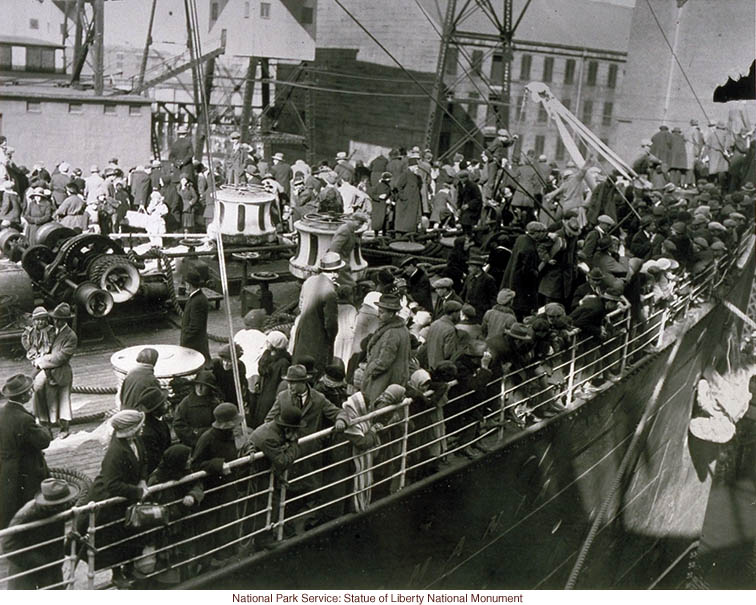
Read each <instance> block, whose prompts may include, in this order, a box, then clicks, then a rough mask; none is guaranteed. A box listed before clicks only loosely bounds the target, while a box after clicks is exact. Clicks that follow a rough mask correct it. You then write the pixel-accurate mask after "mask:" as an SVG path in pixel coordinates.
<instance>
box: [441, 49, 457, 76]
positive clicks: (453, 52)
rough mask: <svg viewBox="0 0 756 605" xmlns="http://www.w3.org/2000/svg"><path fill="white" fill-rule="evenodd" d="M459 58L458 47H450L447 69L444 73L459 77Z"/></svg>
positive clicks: (447, 53) (447, 55)
mask: <svg viewBox="0 0 756 605" xmlns="http://www.w3.org/2000/svg"><path fill="white" fill-rule="evenodd" d="M458 58H459V50H458V49H457V47H456V46H450V47H449V48H448V49H447V51H446V68H445V69H444V72H445V73H446V75H447V76H456V75H457V60H458Z"/></svg>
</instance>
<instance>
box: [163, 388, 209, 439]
mask: <svg viewBox="0 0 756 605" xmlns="http://www.w3.org/2000/svg"><path fill="white" fill-rule="evenodd" d="M217 404H218V400H217V398H216V397H215V396H214V395H213V394H207V395H203V396H201V397H200V396H199V395H197V394H196V393H195V392H194V391H192V392H191V393H189V394H188V395H187V396H186V397H184V398H183V399H182V400H181V403H179V404H178V407H177V408H176V412H175V413H174V415H173V431H174V432H175V433H176V437H178V439H179V441H181V443H183V444H184V445H188V446H189V447H194V446H195V445H196V443H197V440H198V439H199V438H200V435H202V434H203V433H204V432H205V431H207V430H208V429H209V428H210V426H211V425H212V424H213V421H214V420H215V418H214V417H213V410H214V409H215V406H216V405H217Z"/></svg>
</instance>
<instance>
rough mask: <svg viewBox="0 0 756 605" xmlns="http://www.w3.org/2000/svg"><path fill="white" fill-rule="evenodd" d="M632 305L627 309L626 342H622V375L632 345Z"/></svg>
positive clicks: (625, 322)
mask: <svg viewBox="0 0 756 605" xmlns="http://www.w3.org/2000/svg"><path fill="white" fill-rule="evenodd" d="M631 315H632V307H628V308H627V311H625V321H624V322H623V323H624V324H625V338H624V342H623V343H622V361H621V363H620V376H622V375H623V374H624V373H625V369H626V368H627V350H628V348H629V347H630V330H631V327H632V317H631Z"/></svg>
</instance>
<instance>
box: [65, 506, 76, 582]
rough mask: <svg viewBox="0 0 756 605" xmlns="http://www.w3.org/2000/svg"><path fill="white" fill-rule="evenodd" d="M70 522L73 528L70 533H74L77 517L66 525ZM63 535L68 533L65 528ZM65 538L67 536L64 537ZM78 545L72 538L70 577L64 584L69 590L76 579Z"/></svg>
mask: <svg viewBox="0 0 756 605" xmlns="http://www.w3.org/2000/svg"><path fill="white" fill-rule="evenodd" d="M69 524H70V527H71V530H70V532H69V533H70V534H73V532H75V531H76V517H73V518H72V519H71V520H70V521H69V522H68V523H66V527H68V526H69ZM63 535H64V536H65V535H66V530H65V529H64V530H63ZM64 539H65V538H64ZM77 546H78V544H77V542H76V540H74V539H71V546H70V548H69V549H68V556H67V559H68V563H69V566H68V577H67V578H66V583H65V584H64V585H63V586H62V588H63V590H68V589H69V588H72V587H73V583H74V581H75V580H76V547H77Z"/></svg>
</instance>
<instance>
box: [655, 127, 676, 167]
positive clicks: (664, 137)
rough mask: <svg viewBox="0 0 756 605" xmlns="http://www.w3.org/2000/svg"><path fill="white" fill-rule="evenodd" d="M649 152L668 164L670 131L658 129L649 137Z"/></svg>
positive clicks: (670, 154)
mask: <svg viewBox="0 0 756 605" xmlns="http://www.w3.org/2000/svg"><path fill="white" fill-rule="evenodd" d="M651 153H652V154H653V155H655V156H656V157H657V158H659V159H660V160H661V161H662V162H664V163H665V164H667V166H669V160H670V158H671V156H672V133H671V132H669V130H659V131H658V132H657V133H656V134H654V136H652V137H651Z"/></svg>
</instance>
